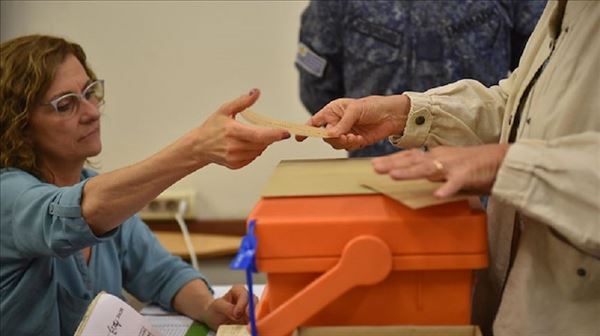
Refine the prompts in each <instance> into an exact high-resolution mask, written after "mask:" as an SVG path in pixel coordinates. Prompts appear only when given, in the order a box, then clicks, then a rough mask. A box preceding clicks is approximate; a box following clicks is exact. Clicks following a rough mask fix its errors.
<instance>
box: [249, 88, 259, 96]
mask: <svg viewBox="0 0 600 336" xmlns="http://www.w3.org/2000/svg"><path fill="white" fill-rule="evenodd" d="M256 91H258V90H256V89H252V90H250V92H248V96H254V95H255V94H256Z"/></svg>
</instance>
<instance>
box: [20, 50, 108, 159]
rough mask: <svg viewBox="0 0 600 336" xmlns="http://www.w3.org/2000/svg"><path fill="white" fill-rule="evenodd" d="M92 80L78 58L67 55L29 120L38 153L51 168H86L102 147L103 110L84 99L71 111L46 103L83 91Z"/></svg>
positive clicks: (31, 135) (31, 136) (29, 129)
mask: <svg viewBox="0 0 600 336" xmlns="http://www.w3.org/2000/svg"><path fill="white" fill-rule="evenodd" d="M90 82H91V80H90V78H89V77H88V75H87V74H86V72H85V69H84V68H83V66H82V65H81V63H80V62H79V60H78V59H77V58H76V57H75V56H73V55H68V56H67V57H66V58H65V61H64V62H63V63H62V64H61V65H60V66H59V67H58V68H57V69H56V73H55V75H54V81H53V82H52V84H51V85H50V88H49V89H48V92H46V94H45V95H44V98H43V100H42V104H41V105H39V106H37V107H36V108H35V110H33V112H32V113H31V116H30V119H29V127H28V136H29V139H30V140H31V141H32V142H33V146H34V149H35V152H36V155H38V157H39V158H40V159H41V160H40V161H41V162H44V163H45V164H47V165H49V166H50V167H51V169H61V167H72V166H73V164H76V165H80V166H81V167H83V164H84V162H85V160H86V159H87V158H88V157H92V156H95V155H98V154H99V153H100V151H101V150H102V144H101V142H100V112H99V110H98V107H97V106H95V105H94V104H92V103H90V102H89V101H86V100H85V99H82V100H80V101H79V104H76V105H77V108H76V109H75V110H74V111H75V112H74V113H72V114H70V115H69V114H65V113H59V112H57V111H55V109H54V108H53V107H52V106H51V105H48V104H46V103H48V102H50V101H52V100H53V99H55V98H57V97H61V96H63V95H65V94H68V93H76V94H81V93H82V91H83V90H84V89H85V88H86V87H87V86H88V84H90Z"/></svg>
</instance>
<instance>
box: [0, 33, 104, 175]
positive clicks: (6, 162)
mask: <svg viewBox="0 0 600 336" xmlns="http://www.w3.org/2000/svg"><path fill="white" fill-rule="evenodd" d="M68 55H74V56H75V57H77V59H78V60H79V62H80V63H81V64H82V65H83V67H84V69H85V72H86V73H87V75H88V76H89V77H90V78H91V79H96V75H95V74H94V72H93V71H92V70H91V68H90V67H89V66H88V64H87V63H86V55H85V52H84V51H83V49H82V48H81V46H80V45H78V44H76V43H73V42H69V41H67V40H65V39H63V38H60V37H54V36H46V35H28V36H22V37H18V38H15V39H12V40H9V41H6V42H4V43H2V44H0V102H1V103H0V168H10V167H12V168H19V169H22V170H25V171H27V172H29V173H31V174H33V175H35V176H37V177H38V178H43V177H46V178H48V176H44V174H43V169H42V167H41V166H40V162H39V160H38V157H37V156H36V151H35V148H33V145H32V144H31V142H30V141H27V137H26V133H25V131H26V129H27V127H28V125H29V117H30V114H31V112H32V111H33V110H34V109H35V107H36V106H38V105H39V104H40V103H41V100H42V98H43V97H44V95H45V94H46V91H47V90H48V89H49V87H50V84H52V81H53V80H54V74H55V71H56V68H57V67H58V66H59V65H60V64H62V63H63V61H64V60H65V58H66V57H67V56H68Z"/></svg>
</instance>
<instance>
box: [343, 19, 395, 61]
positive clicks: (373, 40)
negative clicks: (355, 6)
mask: <svg viewBox="0 0 600 336" xmlns="http://www.w3.org/2000/svg"><path fill="white" fill-rule="evenodd" d="M348 25H349V29H347V30H346V33H345V34H344V53H345V56H346V57H348V58H349V59H355V60H359V61H367V62H369V63H372V64H378V65H386V64H390V63H395V62H398V61H399V59H400V55H401V49H402V46H403V39H404V36H403V34H402V32H399V31H396V30H394V29H391V28H389V27H386V26H384V25H380V24H376V23H373V22H369V21H367V20H366V19H363V18H355V19H352V20H350V21H349V22H348Z"/></svg>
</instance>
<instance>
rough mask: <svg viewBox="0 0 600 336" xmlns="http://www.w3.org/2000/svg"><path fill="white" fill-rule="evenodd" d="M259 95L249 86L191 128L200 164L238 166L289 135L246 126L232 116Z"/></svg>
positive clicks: (279, 131)
mask: <svg viewBox="0 0 600 336" xmlns="http://www.w3.org/2000/svg"><path fill="white" fill-rule="evenodd" d="M259 96H260V91H259V90H257V89H253V90H251V91H250V93H248V94H246V95H243V96H240V97H239V98H237V99H235V100H232V101H230V102H228V103H226V104H224V105H222V106H221V107H220V108H219V109H218V110H217V111H216V112H215V113H213V114H212V115H211V116H210V117H208V119H206V121H205V122H204V123H203V124H202V125H201V126H200V127H199V128H197V129H196V130H194V131H193V133H194V134H196V136H195V145H194V148H195V152H196V153H197V157H199V158H200V162H201V166H203V165H207V164H209V163H216V164H219V165H222V166H226V167H228V168H231V169H238V168H241V167H244V166H245V165H247V164H249V163H250V162H252V161H253V160H254V159H255V158H256V157H258V156H259V155H261V154H262V152H263V151H264V150H265V149H266V148H267V147H268V146H269V145H270V144H272V143H273V142H275V141H280V140H283V139H287V138H289V137H290V133H289V132H287V131H285V130H279V129H271V128H264V127H255V126H250V125H245V124H242V123H239V122H237V121H236V120H235V115H236V114H237V113H239V112H241V111H243V110H245V109H246V108H248V107H250V106H252V104H254V102H255V101H256V100H257V99H258V97H259Z"/></svg>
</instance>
